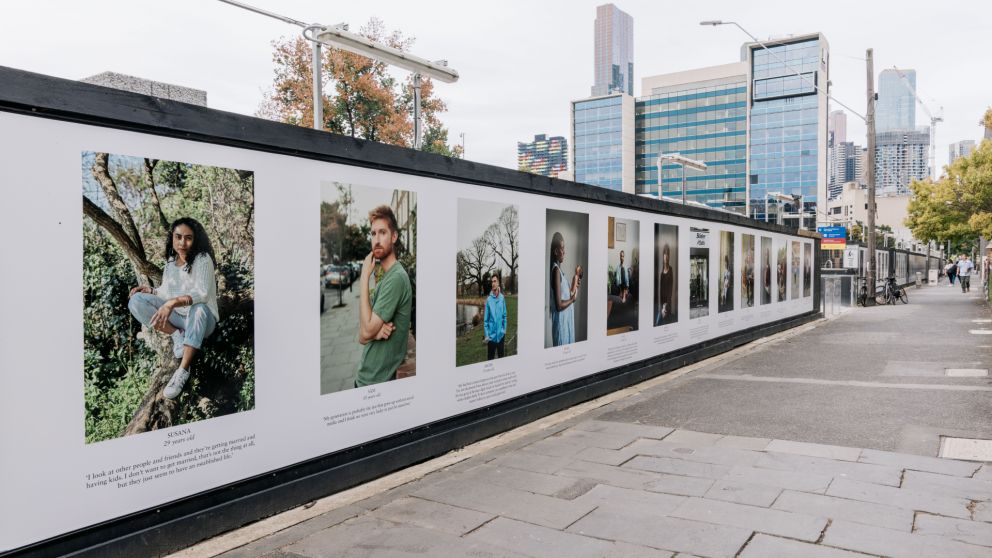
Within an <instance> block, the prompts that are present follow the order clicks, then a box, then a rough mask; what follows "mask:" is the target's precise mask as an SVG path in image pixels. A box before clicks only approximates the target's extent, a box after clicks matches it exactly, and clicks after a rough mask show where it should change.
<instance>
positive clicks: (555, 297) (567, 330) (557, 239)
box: [550, 232, 582, 347]
mask: <svg viewBox="0 0 992 558" xmlns="http://www.w3.org/2000/svg"><path fill="white" fill-rule="evenodd" d="M564 261H565V238H564V237H562V235H561V233H560V232H556V233H555V234H554V235H553V236H552V237H551V301H552V302H551V304H550V310H551V345H552V346H554V347H557V346H559V345H568V344H569V343H575V308H573V307H572V305H573V304H575V300H576V298H578V295H579V286H580V285H581V284H582V267H581V266H576V268H575V275H574V276H572V281H571V284H569V281H568V279H567V278H566V276H565V272H564V271H562V269H561V265H562V263H563V262H564Z"/></svg>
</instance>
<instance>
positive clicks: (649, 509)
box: [576, 484, 687, 517]
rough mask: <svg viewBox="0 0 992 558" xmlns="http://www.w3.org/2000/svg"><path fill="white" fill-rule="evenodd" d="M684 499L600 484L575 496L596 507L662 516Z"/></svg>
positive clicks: (578, 500) (582, 501)
mask: <svg viewBox="0 0 992 558" xmlns="http://www.w3.org/2000/svg"><path fill="white" fill-rule="evenodd" d="M686 499H687V498H686V497H685V496H675V495H671V494H660V493H657V492H645V491H643V490H632V489H629V488H618V487H616V486H607V485H603V484H600V485H597V486H596V487H595V488H593V489H592V490H590V491H589V492H586V493H585V494H583V495H582V496H579V497H578V498H576V502H578V503H581V504H592V505H594V506H596V509H608V508H620V509H621V510H624V511H625V513H637V514H643V515H653V516H657V517H664V516H667V515H670V514H671V513H672V512H673V511H675V510H676V508H678V507H679V506H681V505H682V503H683V502H685V501H686Z"/></svg>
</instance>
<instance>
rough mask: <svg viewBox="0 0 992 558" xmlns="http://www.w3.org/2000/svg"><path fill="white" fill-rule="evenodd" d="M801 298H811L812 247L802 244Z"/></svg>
mask: <svg viewBox="0 0 992 558" xmlns="http://www.w3.org/2000/svg"><path fill="white" fill-rule="evenodd" d="M803 296H804V297H807V296H813V246H812V245H811V244H803Z"/></svg>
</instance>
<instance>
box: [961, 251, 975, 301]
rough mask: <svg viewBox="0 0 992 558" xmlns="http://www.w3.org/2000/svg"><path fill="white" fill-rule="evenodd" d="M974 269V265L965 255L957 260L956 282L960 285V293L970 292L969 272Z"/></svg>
mask: <svg viewBox="0 0 992 558" xmlns="http://www.w3.org/2000/svg"><path fill="white" fill-rule="evenodd" d="M973 269H975V264H973V263H971V260H969V259H968V255H967V254H965V255H964V256H963V257H962V258H961V259H960V260H958V282H959V283H961V292H963V293H967V292H970V291H971V272H972V270H973Z"/></svg>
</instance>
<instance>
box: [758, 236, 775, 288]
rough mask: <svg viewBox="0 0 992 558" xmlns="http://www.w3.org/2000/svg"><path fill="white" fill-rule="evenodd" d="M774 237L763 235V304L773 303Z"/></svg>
mask: <svg viewBox="0 0 992 558" xmlns="http://www.w3.org/2000/svg"><path fill="white" fill-rule="evenodd" d="M773 265H775V264H774V262H773V261H772V239H771V238H769V237H767V236H763V237H761V304H771V303H772V266H773Z"/></svg>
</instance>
